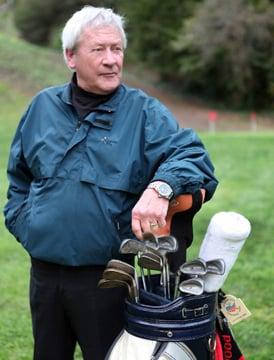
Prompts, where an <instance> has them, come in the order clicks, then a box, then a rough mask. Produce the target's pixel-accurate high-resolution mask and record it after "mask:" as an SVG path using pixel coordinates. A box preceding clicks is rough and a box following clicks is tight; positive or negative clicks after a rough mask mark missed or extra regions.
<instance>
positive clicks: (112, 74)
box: [101, 72, 117, 77]
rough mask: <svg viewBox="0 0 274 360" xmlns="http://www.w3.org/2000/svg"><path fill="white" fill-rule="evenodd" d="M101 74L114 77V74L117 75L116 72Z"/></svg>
mask: <svg viewBox="0 0 274 360" xmlns="http://www.w3.org/2000/svg"><path fill="white" fill-rule="evenodd" d="M101 76H106V77H113V76H117V73H116V72H110V73H103V74H101Z"/></svg>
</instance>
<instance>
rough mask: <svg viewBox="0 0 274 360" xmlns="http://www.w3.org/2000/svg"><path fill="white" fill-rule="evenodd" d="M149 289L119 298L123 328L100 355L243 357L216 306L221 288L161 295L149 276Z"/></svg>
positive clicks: (181, 359) (124, 359) (183, 359)
mask: <svg viewBox="0 0 274 360" xmlns="http://www.w3.org/2000/svg"><path fill="white" fill-rule="evenodd" d="M152 282H153V284H154V288H153V292H148V291H145V290H143V289H140V297H139V302H138V303H136V302H132V301H129V300H127V301H126V303H125V319H126V324H125V329H124V330H123V331H122V332H121V333H120V335H119V336H118V337H117V339H116V341H115V342H114V343H113V345H112V347H111V348H110V350H109V352H108V354H107V356H106V359H105V360H212V359H215V360H225V359H231V360H244V357H243V356H242V354H241V352H240V350H239V348H238V346H237V344H236V342H235V340H234V338H233V336H232V333H231V331H230V328H229V326H228V324H227V322H226V319H225V318H224V317H223V316H222V315H221V314H220V312H219V303H220V301H221V300H222V299H223V296H224V294H223V293H222V292H219V293H216V292H215V293H203V294H202V295H199V296H197V295H183V296H180V297H179V298H177V299H175V300H172V301H170V300H167V299H166V298H164V297H163V295H162V294H161V289H160V288H157V285H156V284H157V283H158V282H159V278H158V277H157V276H153V277H152Z"/></svg>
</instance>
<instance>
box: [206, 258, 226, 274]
mask: <svg viewBox="0 0 274 360" xmlns="http://www.w3.org/2000/svg"><path fill="white" fill-rule="evenodd" d="M206 268H207V273H208V274H215V275H223V274H224V273H225V262H224V260H223V259H213V260H208V261H207V262H206Z"/></svg>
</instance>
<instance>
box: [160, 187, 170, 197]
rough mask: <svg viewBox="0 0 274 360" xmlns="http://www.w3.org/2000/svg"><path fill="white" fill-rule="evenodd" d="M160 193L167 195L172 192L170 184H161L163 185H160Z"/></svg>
mask: <svg viewBox="0 0 274 360" xmlns="http://www.w3.org/2000/svg"><path fill="white" fill-rule="evenodd" d="M159 193H160V194H161V195H165V196H167V195H169V194H170V193H171V189H170V187H169V186H168V185H166V184H161V185H160V186H159Z"/></svg>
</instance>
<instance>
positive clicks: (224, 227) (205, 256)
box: [100, 193, 250, 360]
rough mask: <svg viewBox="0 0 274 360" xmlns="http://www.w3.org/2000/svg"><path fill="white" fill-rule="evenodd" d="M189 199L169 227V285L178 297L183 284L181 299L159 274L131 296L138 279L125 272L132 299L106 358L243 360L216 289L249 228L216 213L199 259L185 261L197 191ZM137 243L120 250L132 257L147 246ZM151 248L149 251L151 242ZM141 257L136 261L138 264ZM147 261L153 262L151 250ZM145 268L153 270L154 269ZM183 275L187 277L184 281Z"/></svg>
mask: <svg viewBox="0 0 274 360" xmlns="http://www.w3.org/2000/svg"><path fill="white" fill-rule="evenodd" d="M192 200H193V201H192V205H191V206H190V207H189V208H188V209H186V210H184V212H183V213H182V212H178V213H176V211H174V216H173V217H172V222H171V223H170V224H171V234H172V235H173V236H174V235H175V236H176V237H177V240H179V241H178V245H179V248H178V251H177V252H175V253H172V254H169V256H168V258H169V265H170V269H171V271H172V272H173V273H174V275H172V276H171V278H170V281H169V285H170V289H171V291H170V293H172V294H177V293H176V290H177V289H178V284H179V283H180V281H182V282H181V283H180V284H179V289H180V294H179V296H177V295H174V296H173V297H172V296H167V293H166V292H165V288H166V287H165V286H162V285H161V284H162V281H161V278H160V275H153V276H147V278H146V279H144V275H142V279H140V281H139V286H136V287H137V288H138V289H139V296H134V293H131V292H132V288H133V283H135V282H136V283H137V284H138V281H137V280H134V278H131V277H129V279H128V274H123V280H125V279H126V280H127V279H128V280H129V282H130V284H131V286H129V294H130V295H131V296H130V298H129V299H128V300H126V302H125V328H124V330H123V331H122V332H121V333H120V335H119V336H118V337H117V339H116V340H115V342H114V343H113V345H112V347H111V348H110V350H109V352H108V354H107V356H106V358H105V360H226V359H230V360H244V357H243V355H242V354H241V351H240V349H239V348H238V346H237V344H236V342H235V340H234V338H233V336H232V333H231V330H230V327H229V326H228V323H227V320H226V318H225V317H224V316H223V314H222V312H221V311H220V308H221V302H222V300H223V299H224V294H223V292H222V291H221V290H220V288H221V286H222V284H223V283H224V280H225V279H226V277H227V275H228V273H229V271H230V269H231V267H232V266H233V264H234V262H235V261H236V258H237V256H238V253H239V251H240V250H241V247H242V246H243V244H244V241H245V240H246V238H247V237H248V235H249V233H250V224H249V222H248V221H247V219H245V218H244V217H243V216H241V215H240V214H237V213H232V212H221V213H218V214H216V215H215V216H214V217H213V219H212V221H211V222H210V224H209V227H208V229H207V233H206V236H205V238H204V240H203V242H202V246H201V249H200V253H199V258H198V259H196V260H194V261H191V262H188V263H184V261H185V257H186V249H187V247H189V246H190V244H191V241H192V219H193V216H194V215H195V213H196V212H197V211H198V210H199V208H200V206H201V203H202V198H201V193H196V194H195V196H193V197H192ZM183 215H184V216H183ZM183 221H185V223H183ZM182 224H183V225H185V224H186V225H188V226H186V227H184V232H180V229H182ZM159 235H161V234H159ZM151 238H152V237H151ZM165 240H167V239H165ZM136 241H137V240H131V239H125V242H124V243H122V245H123V246H121V249H120V250H122V249H123V251H126V250H128V248H129V246H128V244H129V243H130V242H131V250H132V251H133V253H137V252H138V253H140V252H143V253H144V254H145V253H146V251H148V249H149V246H148V245H145V246H147V249H145V248H141V247H142V246H141V245H140V243H139V244H138V241H137V242H136ZM157 241H158V244H157V242H156V246H158V248H159V249H161V241H160V237H159V238H158V240H157ZM133 245H134V246H133ZM154 245H155V239H154ZM162 245H163V244H162ZM150 246H151V247H150V251H152V250H153V243H151V244H150ZM133 247H134V249H135V250H133ZM162 249H164V248H163V247H162ZM152 255H154V256H152ZM141 257H142V255H140V258H139V259H138V264H139V265H140V259H141ZM149 257H150V260H153V258H155V251H152V254H150V256H149ZM147 258H148V256H147ZM147 258H146V259H147ZM143 259H144V257H143ZM182 263H183V265H181V266H180V264H182ZM142 266H144V262H143V265H142ZM147 268H148V269H152V270H153V267H147ZM163 269H164V267H163ZM178 269H179V277H178ZM154 270H156V269H154ZM114 273H116V275H118V274H119V275H120V276H119V277H120V280H121V274H122V273H121V272H120V273H119V272H118V271H117V270H114ZM186 274H188V276H189V277H187V278H184V276H185V275H186ZM110 275H111V274H109V273H106V274H105V279H103V282H102V283H101V284H100V285H101V286H102V287H107V286H113V285H112V284H111V283H110V282H108V279H109V278H110ZM125 275H127V276H125ZM111 277H112V275H111ZM167 278H169V277H167ZM116 281H117V280H116ZM178 281H179V283H178ZM118 282H119V281H118ZM142 283H143V287H142ZM146 283H148V284H149V290H147V289H146V286H145V284H146ZM120 285H121V281H120V282H119V286H120ZM124 285H127V283H125V284H124V283H123V286H124ZM115 286H118V283H116V285H115ZM195 287H196V290H195ZM194 290H195V291H194ZM135 295H136V294H135Z"/></svg>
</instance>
